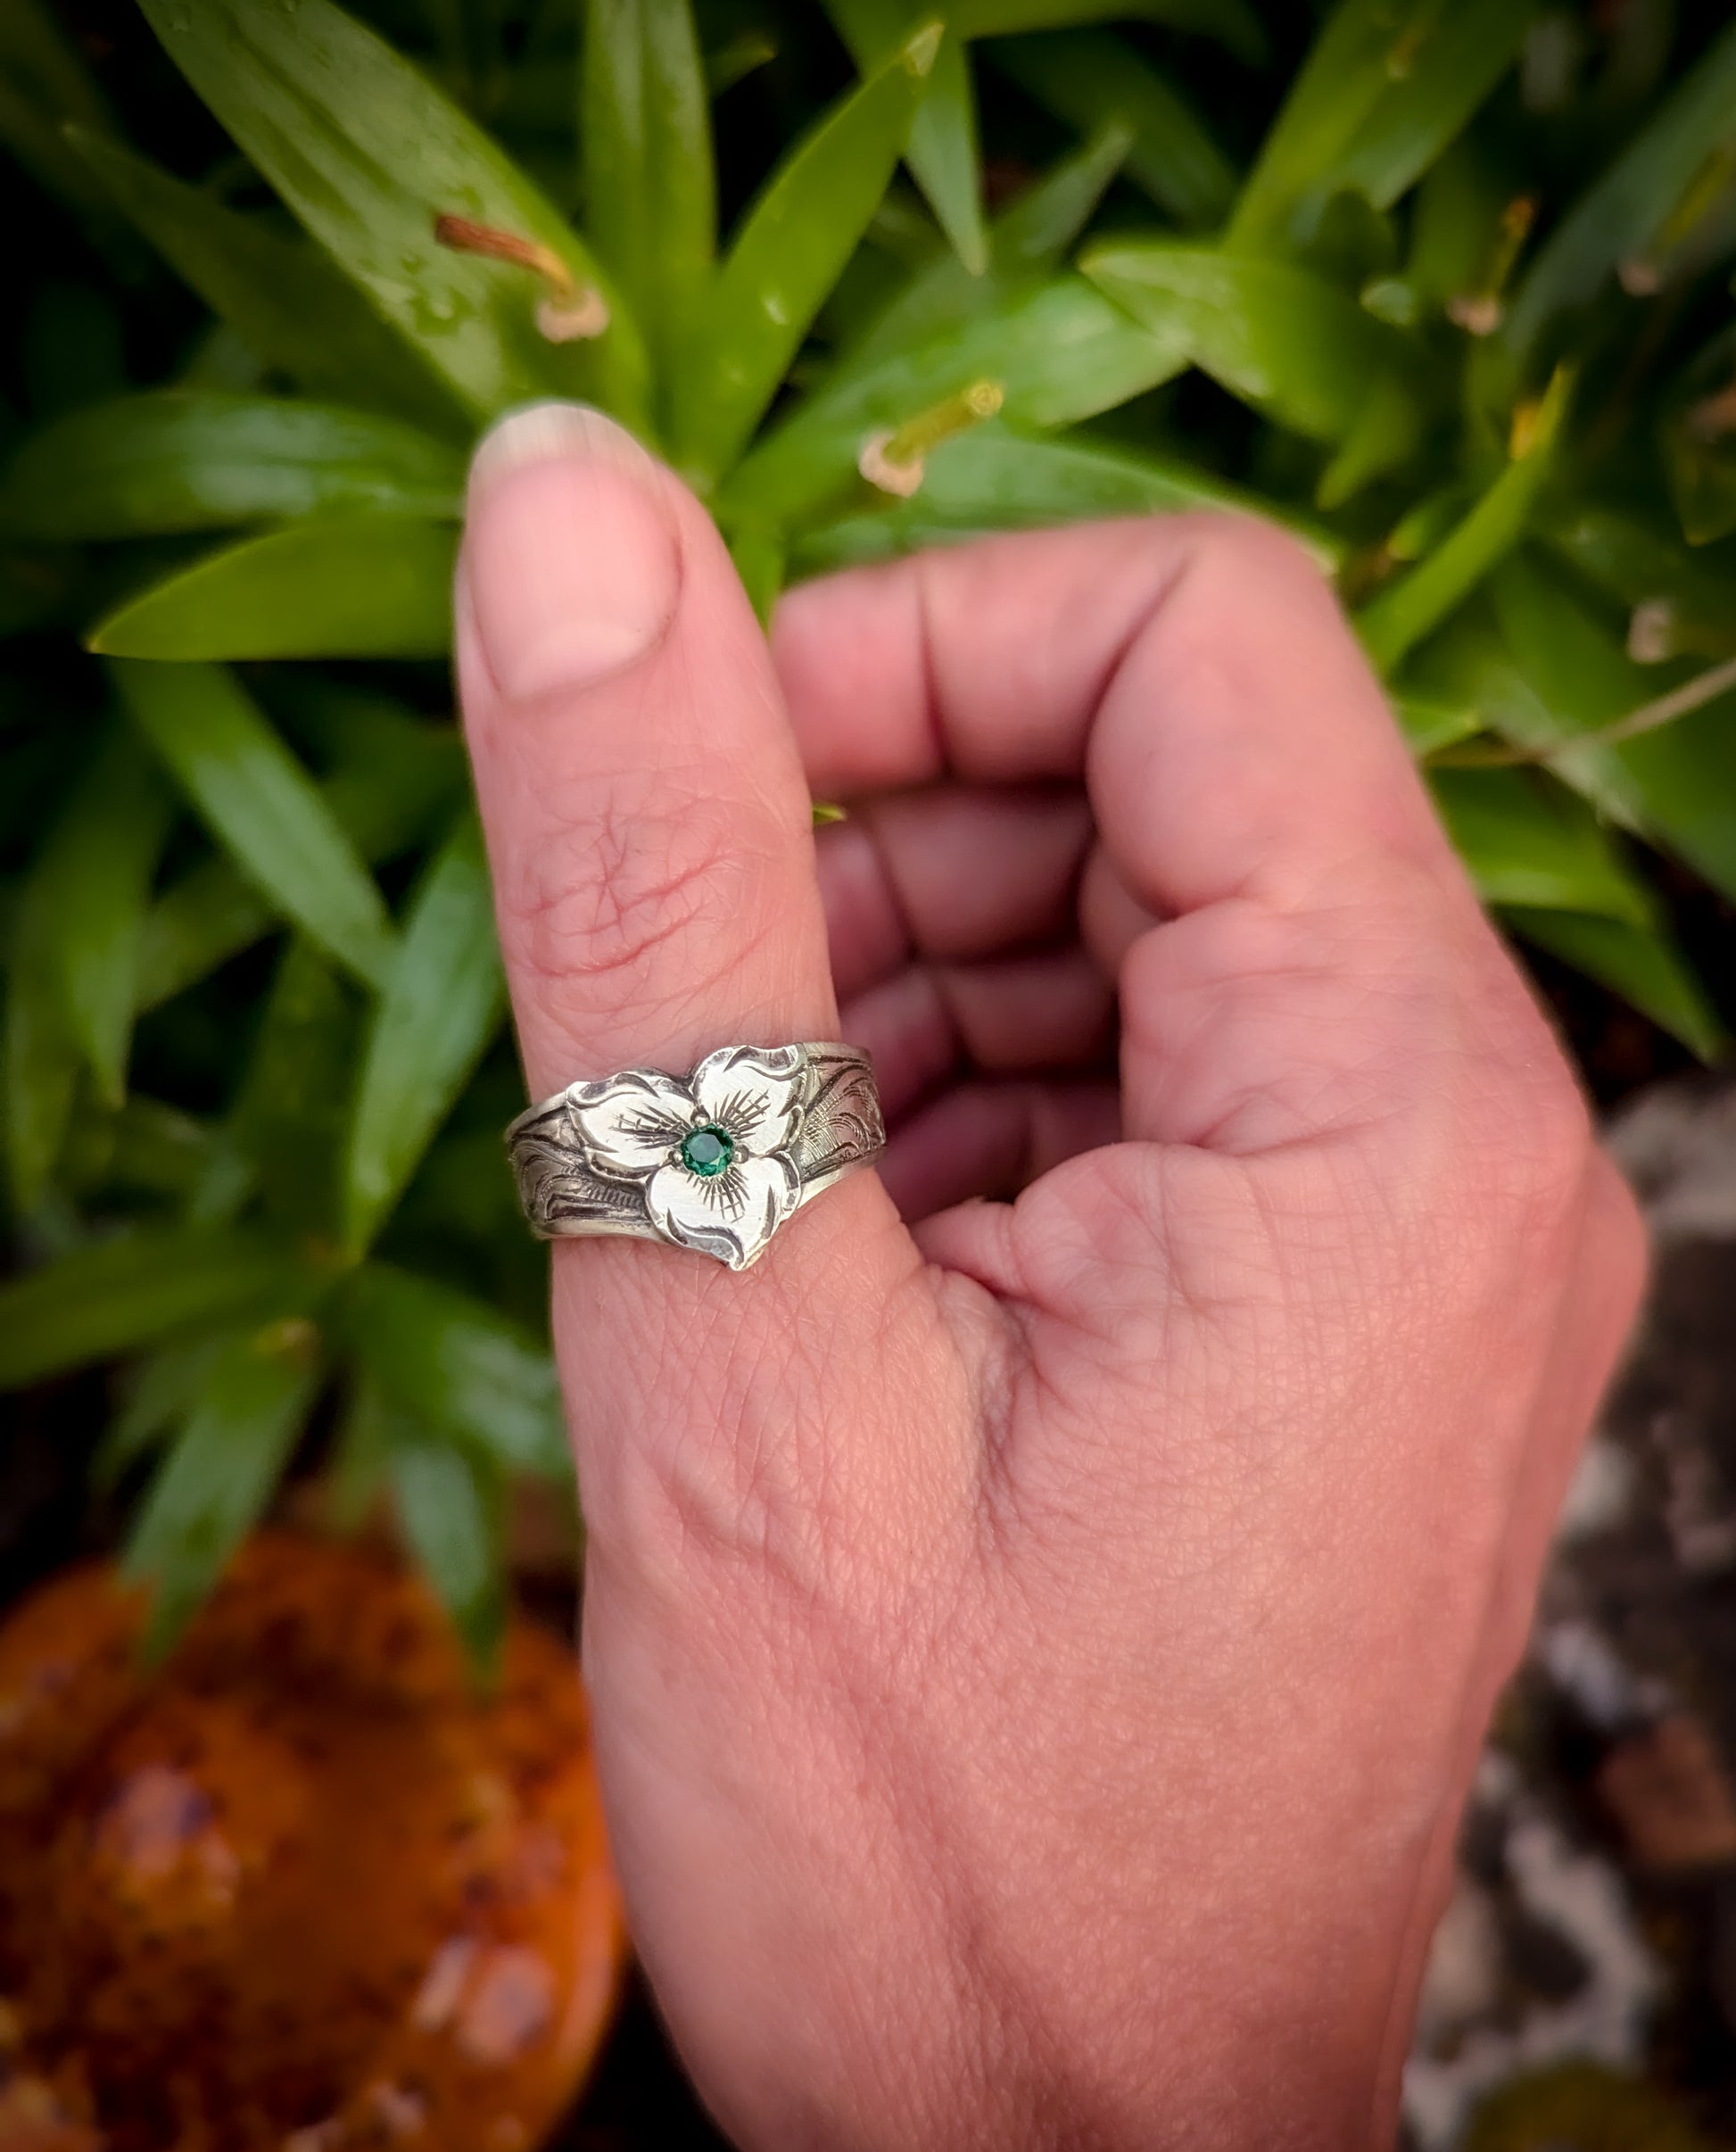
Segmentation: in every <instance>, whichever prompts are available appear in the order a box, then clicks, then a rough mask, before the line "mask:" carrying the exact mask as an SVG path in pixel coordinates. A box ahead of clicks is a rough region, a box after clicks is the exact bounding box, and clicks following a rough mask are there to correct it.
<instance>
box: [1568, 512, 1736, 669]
mask: <svg viewBox="0 0 1736 2152" xmlns="http://www.w3.org/2000/svg"><path fill="white" fill-rule="evenodd" d="M1538 536H1539V537H1540V538H1542V541H1543V542H1544V543H1545V544H1546V545H1548V546H1550V548H1551V549H1552V550H1554V551H1555V552H1557V553H1558V554H1559V556H1560V557H1561V559H1564V560H1567V561H1569V562H1571V564H1572V565H1573V566H1574V567H1575V568H1577V569H1578V571H1579V572H1580V574H1581V575H1583V576H1584V577H1585V578H1586V580H1587V581H1588V582H1590V583H1591V584H1595V585H1596V586H1597V588H1598V589H1599V590H1600V591H1602V592H1605V593H1606V595H1608V597H1610V598H1612V599H1614V600H1615V601H1616V604H1618V605H1620V606H1622V607H1624V608H1627V609H1628V610H1629V611H1630V612H1637V611H1638V610H1639V609H1640V608H1642V607H1643V608H1647V609H1648V611H1649V614H1650V616H1651V624H1652V632H1653V633H1655V634H1656V636H1657V640H1658V641H1660V642H1661V643H1662V645H1663V647H1662V648H1661V649H1660V650H1657V652H1656V655H1657V658H1674V657H1680V656H1682V655H1683V654H1684V653H1687V652H1690V651H1691V652H1693V653H1694V654H1695V655H1697V656H1699V657H1702V658H1728V657H1729V656H1730V655H1731V654H1732V651H1736V616H1732V608H1731V603H1730V593H1731V575H1732V566H1736V563H1732V560H1731V559H1729V558H1728V557H1726V558H1724V559H1718V558H1716V557H1715V556H1708V555H1707V553H1706V552H1704V551H1694V552H1691V551H1689V550H1687V549H1686V548H1685V547H1683V546H1682V545H1679V544H1678V543H1676V542H1675V541H1674V539H1672V538H1669V537H1666V536H1665V535H1663V534H1661V533H1660V532H1659V531H1657V529H1655V528H1654V527H1653V526H1651V525H1650V524H1649V523H1647V522H1642V521H1641V520H1639V519H1637V518H1635V517H1631V516H1627V515H1624V514H1623V513H1622V512H1621V510H1619V509H1606V508H1600V507H1597V506H1594V505H1591V504H1589V503H1583V502H1582V503H1580V504H1578V505H1576V506H1575V507H1574V508H1572V509H1567V510H1564V511H1563V512H1562V513H1561V514H1559V515H1558V516H1557V517H1554V518H1553V519H1552V520H1550V522H1548V523H1546V524H1545V525H1544V526H1542V529H1541V530H1540V531H1539V532H1538ZM1629 639H1630V641H1632V640H1633V626H1632V624H1630V627H1629Z"/></svg>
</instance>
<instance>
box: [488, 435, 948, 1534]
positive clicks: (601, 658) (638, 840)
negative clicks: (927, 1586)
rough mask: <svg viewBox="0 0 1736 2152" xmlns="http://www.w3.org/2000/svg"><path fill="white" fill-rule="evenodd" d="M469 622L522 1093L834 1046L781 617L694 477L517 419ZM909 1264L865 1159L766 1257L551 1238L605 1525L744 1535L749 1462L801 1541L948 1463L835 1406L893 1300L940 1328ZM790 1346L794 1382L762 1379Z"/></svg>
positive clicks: (561, 1345)
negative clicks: (723, 1261)
mask: <svg viewBox="0 0 1736 2152" xmlns="http://www.w3.org/2000/svg"><path fill="white" fill-rule="evenodd" d="M457 614H458V659H459V682H460V688H461V693H462V700H463V705H464V710H465V723H466V730H467V738H468V741H469V746H470V752H471V757H472V761H473V764H474V767H475V780H476V789H477V794H478V799H479V801H480V805H481V809H482V815H483V820H484V828H485V831H486V834H487V839H488V848H489V857H490V861H491V865H492V870H493V875H494V881H495V895H496V906H497V912H498V915H499V922H500V941H501V948H502V952H503V955H504V957H505V962H506V969H507V974H508V981H509V984H510V988H511V992H512V999H513V1008H514V1014H515V1016H516V1019H517V1026H518V1033H519V1039H520V1041H521V1045H522V1048H523V1053H524V1059H525V1069H526V1072H527V1074H528V1076H529V1080H530V1083H531V1088H532V1091H533V1096H539V1097H540V1096H541V1095H544V1094H547V1093H550V1092H552V1091H554V1090H556V1089H557V1088H560V1087H562V1086H564V1085H566V1084H567V1083H569V1082H571V1081H573V1080H575V1078H579V1077H594V1076H599V1075H603V1074H607V1073H609V1072H613V1071H615V1070H617V1069H620V1068H623V1067H628V1066H634V1065H640V1064H649V1065H652V1066H655V1067H658V1068H662V1069H665V1070H668V1071H670V1072H686V1071H687V1070H688V1069H689V1068H690V1066H691V1065H692V1064H694V1063H695V1062H696V1060H698V1059H699V1056H701V1055H704V1054H706V1053H707V1052H709V1051H711V1050H712V1049H715V1048H716V1047H721V1046H724V1045H727V1044H732V1043H736V1042H754V1043H762V1044H770V1045H775V1044H781V1043H783V1042H786V1041H791V1040H800V1039H816V1038H819V1039H824V1038H831V1037H835V1036H836V1035H837V1024H838V1019H837V1012H836V1007H835V1004H834V1000H833V996H832V989H831V978H830V973H829V968H828V964H827V956H826V943H825V930H824V922H823V915H822V911H821V905H820V898H819V891H818V887H817V884H816V881H815V878H814V852H813V840H812V836H811V831H810V816H809V807H808V794H807V790H806V784H805V782H804V781H803V776H802V772H801V768H800V766H799V762H798V757H797V754H796V749H795V745H794V741H793V739H792V737H791V735H790V733H789V726H788V724H787V721H786V719H785V716H784V714H783V709H782V706H781V699H780V698H779V695H778V693H777V689H776V683H775V681H774V680H773V675H772V672H771V667H770V664H769V660H768V657H767V654H766V650H765V641H764V639H763V637H762V636H761V635H760V634H759V633H758V630H757V627H756V623H755V620H754V617H753V614H752V612H751V610H750V608H748V603H747V600H746V599H745V597H744V596H743V593H742V592H741V588H740V584H739V582H738V581H737V579H736V577H735V575H734V573H733V570H732V567H731V565H730V562H729V559H728V556H727V555H726V553H725V552H724V550H723V545H722V542H721V541H720V539H719V538H718V536H717V534H716V532H715V527H714V526H713V525H712V524H711V522H710V519H709V518H708V517H707V516H706V514H705V513H704V511H703V510H702V509H700V508H699V504H698V503H697V502H696V501H694V500H693V499H692V497H691V496H690V494H689V493H688V492H687V491H686V490H685V489H684V488H683V487H682V486H681V485H680V484H678V483H677V481H676V480H675V479H674V477H673V476H671V475H670V474H669V473H668V472H666V471H665V470H664V469H663V468H661V467H660V466H657V465H656V464H655V463H653V462H652V461H651V459H649V457H647V456H646V455H645V453H644V452H643V451H641V449H639V448H638V447H637V446H636V444H634V443H632V440H631V439H630V438H629V436H627V435H625V434H624V433H623V432H621V431H620V429H618V428H617V427H616V426H613V425H612V424H610V422H608V420H606V419H603V418H599V416H597V415H596V414H593V413H590V412H587V411H584V410H582V409H580V408H579V407H575V406H569V405H546V406H541V407H537V408H536V409H534V410H530V411H528V412H524V413H520V414H518V415H517V416H516V417H514V418H509V419H508V420H507V421H506V422H505V423H504V424H503V425H502V426H500V427H499V428H498V429H497V430H496V431H495V433H493V434H492V435H491V436H490V437H489V438H488V440H487V441H486V442H485V443H484V446H483V448H482V450H481V451H480V453H479V455H478V458H477V460H476V464H475V469H474V473H473V477H472V483H471V496H470V509H469V521H468V526H467V533H466V536H465V541H464V546H463V552H462V558H461V562H460V567H459V583H458V592H457ZM920 1272H921V1264H920V1260H919V1258H918V1257H917V1255H916V1254H915V1251H914V1249H913V1246H912V1245H911V1243H910V1241H909V1239H908V1237H907V1236H906V1235H905V1232H904V1230H903V1229H902V1227H901V1225H900V1224H899V1222H898V1220H897V1213H896V1212H895V1210H894V1207H893V1205H892V1204H891V1202H890V1201H889V1198H888V1196H886V1194H885V1191H884V1190H883V1188H881V1187H880V1183H879V1181H878V1179H877V1178H876V1177H875V1176H874V1175H873V1174H872V1173H863V1174H856V1175H854V1176H851V1177H850V1178H849V1179H846V1180H844V1181H842V1182H840V1183H839V1185H838V1186H837V1187H836V1188H832V1189H831V1190H829V1191H828V1192H827V1193H826V1195H825V1196H823V1197H822V1199H821V1200H819V1201H818V1202H816V1203H814V1204H812V1205H810V1206H808V1207H806V1208H805V1209H803V1210H802V1211H800V1212H799V1213H798V1214H796V1215H795V1216H793V1217H792V1218H790V1219H789V1221H788V1222H787V1224H786V1225H785V1226H784V1227H783V1228H782V1229H781V1231H779V1232H778V1233H777V1235H776V1236H775V1237H773V1240H772V1242H771V1244H770V1246H769V1247H768V1248H767V1250H766V1252H765V1256H764V1259H763V1260H762V1261H761V1262H759V1264H758V1265H757V1266H756V1268H755V1270H754V1271H752V1272H751V1273H749V1274H748V1275H745V1276H736V1275H732V1274H731V1273H730V1272H729V1271H726V1270H724V1269H723V1267H722V1266H721V1265H720V1264H718V1263H716V1262H713V1261H710V1260H707V1259H705V1258H703V1257H701V1256H699V1255H698V1254H692V1253H690V1252H687V1251H686V1250H682V1249H675V1248H671V1247H668V1246H663V1245H660V1244H657V1243H649V1242H643V1241H632V1240H627V1239H623V1238H619V1237H609V1238H606V1239H592V1240H574V1241H563V1242H559V1243H558V1244H557V1246H556V1248H555V1328H556V1338H557V1345H558V1351H559V1354H560V1358H561V1361H562V1364H563V1369H564V1370H565V1371H566V1374H567V1376H568V1378H569V1395H570V1398H571V1401H572V1409H573V1414H574V1418H575V1432H576V1439H577V1444H578V1452H579V1462H580V1470H581V1475H582V1479H583V1491H584V1496H585V1502H586V1509H587V1514H588V1517H589V1519H590V1523H591V1529H592V1533H593V1537H594V1539H595V1541H596V1543H597V1544H599V1547H600V1548H602V1549H603V1550H605V1551H607V1549H608V1545H609V1544H610V1542H611V1539H612V1538H614V1539H616V1540H624V1539H632V1538H637V1539H638V1540H640V1541H641V1542H642V1538H643V1529H642V1519H643V1517H644V1515H645V1514H646V1513H647V1510H648V1502H649V1507H650V1508H651V1509H652V1510H657V1509H658V1508H659V1505H660V1508H661V1511H662V1512H665V1513H666V1512H668V1511H670V1510H671V1508H672V1505H673V1507H674V1511H675V1513H676V1515H677V1517H678V1518H679V1517H680V1516H681V1514H682V1502H685V1503H686V1505H687V1511H688V1512H690V1513H688V1514H687V1515H686V1528H687V1530H688V1531H689V1532H690V1533H692V1534H696V1535H699V1536H700V1537H702V1536H703V1533H702V1532H701V1530H700V1527H699V1523H698V1522H697V1521H696V1519H710V1520H712V1522H713V1524H714V1526H715V1520H716V1519H718V1518H722V1517H731V1516H735V1517H739V1518H740V1519H743V1520H744V1525H745V1519H747V1518H748V1515H749V1514H750V1513H752V1512H754V1511H755V1510H756V1506H757V1507H758V1508H759V1509H760V1510H761V1511H763V1508H764V1498H763V1496H754V1497H750V1496H749V1494H748V1492H747V1485H748V1482H751V1481H752V1479H753V1476H754V1475H755V1473H756V1472H759V1473H762V1474H763V1473H767V1472H769V1473H771V1475H772V1478H773V1482H774V1483H775V1485H776V1486H777V1487H778V1488H779V1489H780V1490H781V1493H782V1494H786V1495H787V1497H788V1501H789V1516H788V1517H787V1519H785V1523H786V1524H787V1527H788V1528H789V1531H791V1532H792V1533H794V1534H797V1535H801V1536H803V1537H804V1538H811V1536H812V1529H813V1511H812V1509H811V1507H810V1506H809V1504H810V1503H811V1502H813V1501H814V1500H816V1499H817V1497H816V1496H815V1494H814V1490H815V1489H816V1487H821V1486H823V1487H824V1488H825V1490H826V1491H827V1499H829V1500H833V1501H837V1502H849V1501H850V1500H851V1499H852V1498H853V1497H854V1499H855V1501H856V1503H857V1504H858V1506H859V1504H860V1503H862V1502H874V1501H876V1500H885V1501H888V1502H891V1501H892V1500H894V1499H895V1492H896V1490H897V1489H898V1488H899V1487H900V1486H902V1488H903V1490H904V1492H905V1493H907V1492H908V1490H909V1487H910V1486H911V1485H912V1484H913V1480H912V1475H913V1477H914V1484H915V1485H918V1486H922V1485H924V1484H929V1483H926V1482H925V1481H924V1478H923V1469H922V1464H921V1461H920V1460H912V1459H907V1458H905V1457H904V1456H903V1455H901V1454H900V1453H898V1452H897V1444H896V1442H895V1441H894V1440H892V1439H890V1438H889V1440H888V1441H887V1442H886V1443H884V1444H864V1443H862V1442H861V1441H860V1440H859V1430H850V1431H849V1433H850V1436H851V1439H847V1438H846V1430H845V1429H844V1428H843V1426H842V1419H841V1416H845V1415H847V1410H848V1408H847V1406H842V1405H840V1404H839V1403H837V1402H835V1401H837V1400H847V1399H851V1398H854V1397H855V1396H856V1394H857V1392H858V1390H859V1388H860V1386H861V1381H862V1378H863V1371H864V1370H867V1369H870V1368H872V1369H874V1370H880V1368H881V1367H883V1364H884V1361H883V1355H884V1352H885V1349H886V1345H887V1342H888V1339H887V1327H886V1326H887V1323H888V1320H889V1316H888V1313H887V1310H888V1307H889V1304H894V1303H897V1304H898V1306H899V1307H900V1308H901V1309H902V1310H904V1311H905V1315H904V1320H910V1321H914V1320H918V1319H919V1318H918V1314H917V1312H916V1311H917V1310H918V1309H919V1308H920V1305H921V1296H920V1295H913V1294H910V1293H908V1292H905V1291H904V1290H903V1288H904V1287H906V1286H908V1284H909V1283H910V1282H911V1280H912V1279H914V1278H916V1277H918V1276H919V1275H920ZM627 1341H631V1342H632V1349H625V1346H626V1343H627ZM773 1366H775V1367H777V1368H779V1369H780V1370H784V1374H783V1376H782V1377H781V1379H780V1382H779V1383H776V1384H767V1383H766V1382H765V1381H763V1380H759V1379H757V1378H756V1372H755V1370H763V1369H765V1368H767V1367H773ZM878 1379H879V1377H878V1374H877V1375H876V1380H878ZM674 1399H678V1400H679V1403H678V1404H673V1403H672V1400H674ZM834 1452H835V1453H834ZM773 1457H775V1458H777V1459H779V1460H780V1463H779V1464H778V1465H777V1466H776V1467H773V1466H771V1465H769V1464H768V1462H767V1460H768V1459H771V1458H773ZM648 1466H649V1482H650V1485H651V1486H652V1487H653V1488H654V1489H656V1490H658V1492H657V1493H656V1494H655V1495H653V1496H648V1494H647V1492H646V1482H647V1477H648V1474H647V1470H646V1468H647V1467H648ZM906 1468H908V1469H906ZM852 1474H855V1475H856V1476H857V1477H856V1479H854V1480H853V1479H852ZM877 1475H878V1479H876V1476H877ZM901 1475H902V1476H903V1477H902V1478H901ZM869 1482H873V1483H874V1484H873V1485H872V1486H870V1485H868V1484H866V1483H869ZM632 1519H640V1520H641V1522H640V1523H638V1524H634V1523H632V1521H631V1520H632ZM762 1552H763V1550H762Z"/></svg>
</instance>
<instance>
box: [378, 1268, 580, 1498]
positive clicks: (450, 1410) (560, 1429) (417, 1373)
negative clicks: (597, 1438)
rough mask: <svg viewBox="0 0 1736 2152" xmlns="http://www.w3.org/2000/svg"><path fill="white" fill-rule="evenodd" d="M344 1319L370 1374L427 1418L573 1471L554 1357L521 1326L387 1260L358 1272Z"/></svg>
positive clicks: (499, 1452)
mask: <svg viewBox="0 0 1736 2152" xmlns="http://www.w3.org/2000/svg"><path fill="white" fill-rule="evenodd" d="M341 1320H342V1321H343V1332H344V1336H345V1337H346V1338H347V1340H348V1342H349V1344H350V1346H351V1351H352V1352H353V1353H355V1355H356V1358H357V1359H358V1361H359V1362H360V1364H361V1365H362V1367H363V1368H364V1369H365V1370H367V1372H368V1377H369V1378H370V1379H371V1380H373V1381H374V1382H376V1383H377V1384H378V1385H379V1386H380V1389H381V1390H382V1392H384V1395H386V1396H387V1397H388V1398H390V1399H392V1400H393V1401H394V1402H395V1403H397V1404H398V1405H400V1406H401V1408H402V1409H403V1410H404V1411H408V1412H409V1413H411V1414H413V1415H414V1416H415V1417H416V1418H417V1419H420V1420H421V1421H423V1422H424V1424H425V1425H426V1426H427V1427H429V1428H434V1429H435V1430H436V1431H438V1432H439V1433H442V1434H444V1435H446V1436H451V1438H452V1439H453V1440H455V1441H458V1442H461V1443H464V1444H468V1445H469V1446H471V1447H474V1448H475V1449H478V1450H480V1451H482V1452H483V1453H484V1454H485V1455H488V1456H492V1457H494V1458H496V1459H498V1460H499V1461H500V1462H501V1463H502V1464H504V1465H507V1466H508V1467H510V1468H511V1469H513V1470H515V1471H527V1472H543V1473H550V1474H554V1475H560V1474H564V1473H565V1472H566V1469H567V1453H566V1429H565V1426H564V1423H563V1421H562V1418H561V1408H560V1390H559V1386H558V1384H557V1382H556V1380H555V1369H554V1362H553V1361H552V1360H551V1359H550V1356H549V1353H548V1352H547V1350H546V1349H545V1348H544V1347H542V1346H541V1345H538V1344H537V1343H536V1341H535V1340H534V1339H533V1337H530V1336H529V1334H528V1333H527V1332H525V1331H524V1330H522V1329H520V1328H519V1327H518V1326H517V1324H516V1323H514V1322H510V1321H508V1320H507V1318H506V1317H505V1316H503V1315H500V1314H498V1313H497V1312H495V1311H494V1310H493V1309H492V1308H490V1307H486V1306H484V1304H483V1303H482V1302H481V1301H478V1300H473V1299H471V1298H470V1297H469V1295H467V1294H464V1293H459V1292H455V1291H453V1289H452V1288H451V1287H450V1286H443V1285H436V1284H435V1283H434V1280H433V1279H428V1278H418V1277H415V1276H413V1275H412V1274H411V1273H410V1272H409V1271H400V1270H396V1269H393V1268H392V1267H391V1266H389V1265H387V1264H385V1263H382V1262H370V1263H368V1264H366V1265H365V1266H364V1267H363V1268H362V1269H361V1270H360V1271H357V1272H356V1274H355V1276H354V1278H353V1279H351V1283H350V1286H349V1287H348V1290H347V1291H346V1293H345V1295H344V1297H343V1310H342V1317H341Z"/></svg>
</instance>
